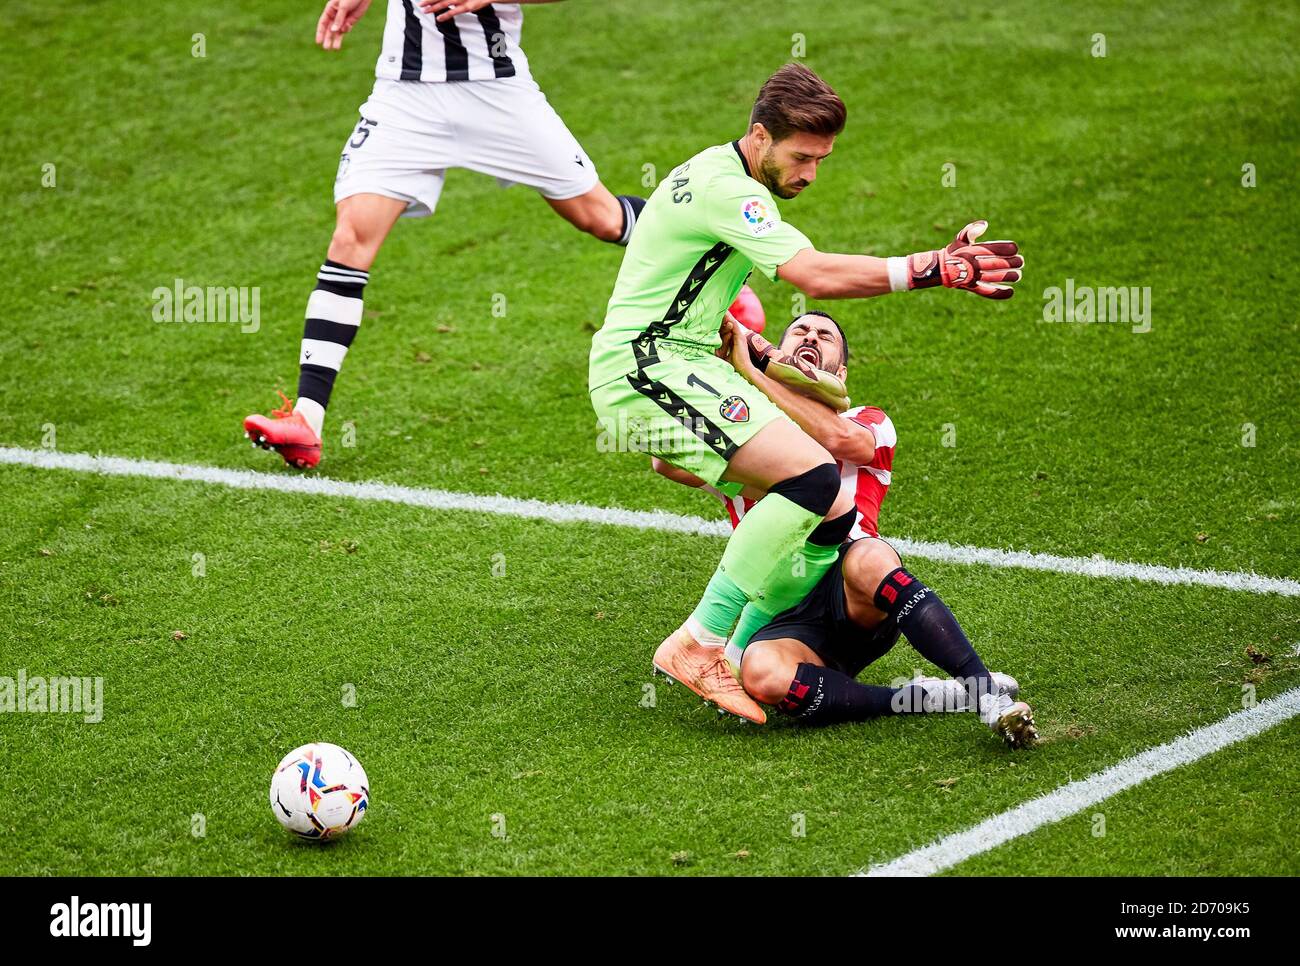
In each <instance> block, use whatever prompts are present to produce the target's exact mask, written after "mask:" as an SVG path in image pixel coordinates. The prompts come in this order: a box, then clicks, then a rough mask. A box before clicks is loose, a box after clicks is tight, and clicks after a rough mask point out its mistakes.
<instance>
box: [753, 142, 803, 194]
mask: <svg viewBox="0 0 1300 966" xmlns="http://www.w3.org/2000/svg"><path fill="white" fill-rule="evenodd" d="M775 153H776V152H775V148H774V147H773V146H771V145H769V146H768V149H767V151H766V152H765V153H764V154H763V156H762V157H761V158H759V159H758V173H759V174H760V175H762V182H763V184H765V185H767V190H768V191H770V192H772V194H774V195H776V196H777V197H778V198H781V199H784V200H786V201H789V200H790V199H791V198H795V197H797V196H798V194H799V192H800V191H802V190H803V189H804V188H806V187H808V185H807V184H806V183H805V182H802V181H801V182H799V183H798V187H792V186H791V185H788V184H786V183H785V181H783V180H782V172H781V168H780V166H779V165H778V164H777V163H776V158H775V157H774V156H773V155H774V154H775Z"/></svg>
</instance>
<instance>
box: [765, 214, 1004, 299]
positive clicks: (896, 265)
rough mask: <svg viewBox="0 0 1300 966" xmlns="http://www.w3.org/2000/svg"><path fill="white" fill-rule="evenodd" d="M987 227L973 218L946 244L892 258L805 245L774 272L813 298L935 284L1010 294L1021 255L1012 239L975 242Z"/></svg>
mask: <svg viewBox="0 0 1300 966" xmlns="http://www.w3.org/2000/svg"><path fill="white" fill-rule="evenodd" d="M987 228H988V222H986V221H972V222H971V223H970V224H969V225H967V226H966V227H965V228H963V229H962V230H961V231H959V232H958V233H957V237H956V238H954V239H953V240H952V241H951V242H950V243H949V244H948V245H947V247H945V248H940V249H936V250H935V251H929V252H916V253H915V254H912V255H907V256H899V257H897V258H876V257H875V256H873V255H837V254H833V253H830V252H819V251H818V250H817V249H815V248H805V249H803V250H802V251H800V252H799V253H798V254H797V255H795V256H794V258H792V259H790V260H789V261H788V262H786V263H785V264H784V265H782V266H781V267H780V268H778V269H777V271H776V273H777V275H778V276H779V277H780V278H782V279H784V280H785V281H787V282H789V283H790V284H791V285H793V286H794V287H795V288H797V289H799V290H800V291H802V292H804V293H806V294H808V295H810V296H812V297H813V298H815V299H865V298H872V297H873V296H876V295H884V294H885V293H886V292H905V291H909V290H911V289H916V288H933V287H935V286H937V285H943V286H945V287H946V288H959V289H965V290H966V291H968V292H974V293H975V294H976V295H982V296H983V297H984V298H988V299H1009V298H1011V296H1012V295H1014V294H1015V289H1013V288H1012V287H1011V286H1012V284H1014V283H1015V282H1018V281H1020V276H1021V272H1020V269H1021V268H1023V267H1024V264H1025V260H1024V257H1023V256H1022V255H1021V254H1020V248H1019V246H1017V245H1016V243H1015V242H1012V241H995V242H983V243H981V242H979V241H978V239H979V237H980V235H982V234H984V232H985V230H986V229H987Z"/></svg>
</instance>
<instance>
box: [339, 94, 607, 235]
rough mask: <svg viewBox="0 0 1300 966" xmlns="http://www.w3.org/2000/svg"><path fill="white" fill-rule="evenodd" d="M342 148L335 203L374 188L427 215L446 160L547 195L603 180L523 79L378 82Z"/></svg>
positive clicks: (578, 190) (558, 196)
mask: <svg viewBox="0 0 1300 966" xmlns="http://www.w3.org/2000/svg"><path fill="white" fill-rule="evenodd" d="M360 113H361V121H360V123H359V124H357V126H356V129H355V130H354V131H353V132H352V134H351V135H350V136H349V137H348V140H347V143H346V144H344V146H343V156H342V157H341V158H340V159H339V172H338V177H337V179H336V180H335V182H334V201H335V203H337V202H339V201H342V200H343V199H344V198H348V197H351V196H352V195H356V194H377V195H384V196H385V197H388V198H396V199H398V200H399V201H405V202H406V205H407V208H406V212H405V214H407V215H412V216H418V215H428V214H432V213H433V209H434V208H435V207H437V204H438V196H439V195H440V194H441V193H442V185H443V181H444V180H445V178H446V174H447V169H448V168H468V169H469V170H470V171H478V172H480V173H482V174H486V175H490V176H491V177H493V178H496V179H497V181H498V182H499V183H500V184H501V185H502V186H503V187H507V186H509V185H512V184H522V185H527V186H528V187H530V188H535V189H536V190H537V191H538V192H539V193H540V194H541V195H542V197H544V198H551V199H554V200H557V201H558V200H563V199H565V198H573V197H576V196H577V195H581V194H585V193H586V192H588V191H590V190H591V189H592V188H594V187H595V186H596V184H597V183H598V181H599V180H600V179H599V177H598V175H597V174H596V166H595V165H594V164H592V163H591V158H589V157H587V152H585V151H584V150H582V146H581V145H580V144H579V143H578V141H577V139H576V138H575V137H574V136H573V135H572V134H570V133H569V129H568V128H567V127H565V126H564V121H562V120H561V119H560V115H558V114H556V113H555V109H554V108H553V107H551V105H550V103H548V102H547V100H546V95H545V94H543V93H542V91H541V89H540V88H539V87H538V86H537V84H536V83H534V82H533V80H532V79H531V78H527V77H508V78H501V79H498V80H484V81H458V82H455V83H436V84H434V83H425V82H421V81H401V80H386V79H383V78H380V79H378V80H376V81H375V89H374V92H373V93H372V94H371V95H370V99H369V100H368V101H366V103H365V104H363V105H361V111H360Z"/></svg>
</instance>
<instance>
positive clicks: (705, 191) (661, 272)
mask: <svg viewBox="0 0 1300 966" xmlns="http://www.w3.org/2000/svg"><path fill="white" fill-rule="evenodd" d="M811 247H812V242H810V241H809V240H808V239H807V237H806V236H805V235H804V234H803V233H802V232H801V231H799V229H797V228H795V227H794V226H793V225H791V224H788V223H786V222H784V221H782V220H781V213H780V212H779V211H778V210H777V207H776V202H774V201H773V200H772V195H771V193H770V192H769V191H768V190H767V188H766V187H764V186H763V185H762V184H760V183H759V182H758V181H755V180H754V179H753V178H752V177H750V175H749V168H748V165H747V164H746V163H745V160H744V158H743V157H742V156H741V154H740V147H739V145H738V144H736V143H735V142H732V143H730V144H720V145H717V146H715V147H711V148H707V149H706V150H704V151H701V152H700V153H699V154H697V155H696V156H695V157H693V158H691V159H690V160H689V161H687V162H686V163H685V164H682V165H680V166H679V167H677V168H675V169H673V171H672V173H671V174H669V175H668V177H667V178H665V179H664V180H663V181H662V182H660V184H659V187H658V188H656V189H655V191H654V193H653V194H652V195H651V196H650V200H649V201H648V202H646V206H645V209H644V210H643V211H642V212H641V216H640V218H638V219H637V224H636V230H635V231H633V232H632V242H631V244H629V245H628V247H627V252H626V253H625V254H624V256H623V265H622V267H621V268H620V269H619V272H618V280H617V281H616V282H615V283H614V294H613V295H611V296H610V299H609V307H608V308H607V310H606V312H605V324H604V326H603V327H602V328H601V330H600V331H599V332H597V333H596V335H595V338H593V339H592V343H591V358H590V364H589V369H588V386H589V387H590V388H591V389H596V388H598V387H600V386H604V385H606V384H608V383H610V382H613V381H614V380H616V379H621V378H623V377H624V376H626V375H627V374H628V373H630V372H634V371H636V370H638V369H646V368H649V367H650V366H652V365H654V364H655V363H656V362H658V361H660V358H661V357H664V358H675V359H697V358H701V357H703V356H705V355H708V354H711V353H713V352H714V351H715V350H716V349H717V348H718V346H719V345H720V344H721V338H720V336H719V334H718V330H719V328H720V327H721V325H722V316H723V313H724V312H725V311H726V310H727V308H728V306H730V305H731V303H732V302H733V301H735V298H736V295H737V294H738V293H739V292H740V287H741V286H742V285H744V284H745V279H747V278H748V277H749V274H750V272H751V271H752V270H753V269H755V268H757V269H758V270H759V271H761V272H762V273H763V274H764V275H766V276H767V277H768V278H770V279H773V280H775V278H776V270H777V269H778V268H779V267H780V266H782V265H784V264H785V263H786V262H788V261H789V260H790V259H791V258H793V257H794V256H795V254H797V253H798V252H800V251H802V250H803V249H805V248H811Z"/></svg>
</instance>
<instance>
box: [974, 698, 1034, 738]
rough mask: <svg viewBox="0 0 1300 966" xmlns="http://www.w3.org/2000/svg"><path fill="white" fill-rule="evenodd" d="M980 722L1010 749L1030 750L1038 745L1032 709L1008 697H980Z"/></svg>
mask: <svg viewBox="0 0 1300 966" xmlns="http://www.w3.org/2000/svg"><path fill="white" fill-rule="evenodd" d="M980 720H981V721H983V722H984V723H985V724H986V725H988V726H989V727H990V728H992V729H993V733H994V734H996V735H998V736H999V737H1000V738H1001V739H1002V740H1003V741H1005V742H1006V743H1007V744H1008V745H1010V746H1011V747H1012V748H1032V747H1033V746H1034V745H1035V744H1037V743H1038V729H1037V728H1036V727H1034V711H1033V709H1032V708H1030V707H1029V705H1027V704H1025V702H1023V701H1013V700H1012V699H1011V697H1010V696H1009V695H1006V694H985V695H981V696H980Z"/></svg>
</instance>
